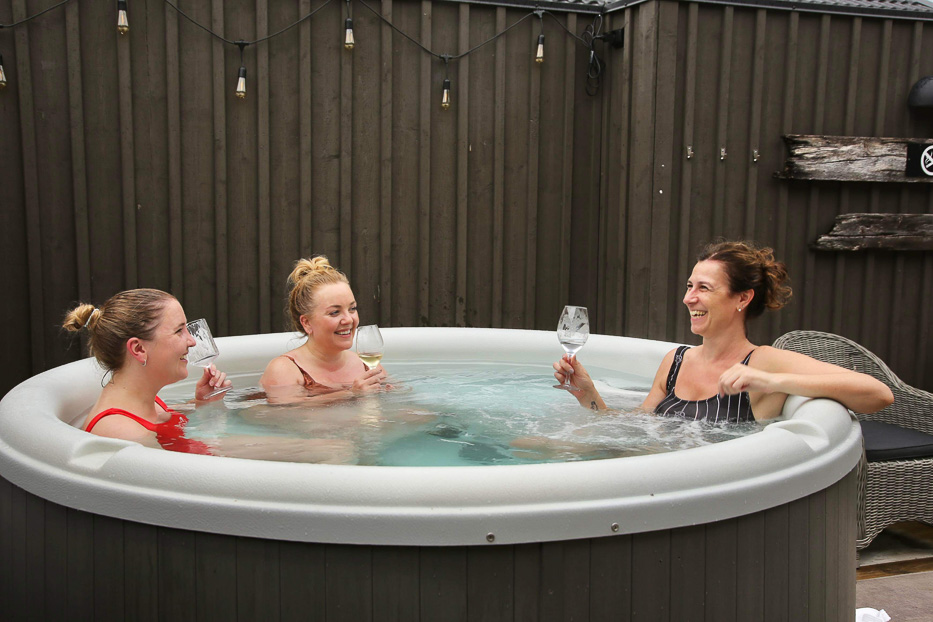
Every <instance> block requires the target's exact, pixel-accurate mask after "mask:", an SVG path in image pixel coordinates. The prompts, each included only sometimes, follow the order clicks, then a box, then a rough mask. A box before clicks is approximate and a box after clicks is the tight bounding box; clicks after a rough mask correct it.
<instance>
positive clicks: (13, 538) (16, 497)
mask: <svg viewBox="0 0 933 622" xmlns="http://www.w3.org/2000/svg"><path fill="white" fill-rule="evenodd" d="M27 495H28V493H27V492H26V491H25V490H23V489H22V488H20V487H18V486H13V487H12V490H11V491H10V508H11V512H10V521H9V525H8V526H9V530H10V531H9V533H10V547H9V557H7V558H5V559H4V564H9V566H10V568H12V570H13V571H12V573H11V574H12V576H11V577H10V583H9V584H8V585H7V595H8V596H9V597H10V598H9V600H7V601H5V602H6V603H8V605H7V606H6V607H4V609H5V610H7V611H9V612H10V613H9V615H10V616H11V617H13V618H26V617H27V614H28V611H29V608H30V603H29V590H28V586H27V585H26V564H27V555H28V547H27V545H26V538H27V530H28V526H27V513H26V501H27Z"/></svg>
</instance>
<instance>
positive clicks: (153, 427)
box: [84, 397, 211, 456]
mask: <svg viewBox="0 0 933 622" xmlns="http://www.w3.org/2000/svg"><path fill="white" fill-rule="evenodd" d="M155 401H156V404H158V405H159V407H160V408H161V409H162V410H164V411H165V412H167V413H168V414H169V415H171V416H170V417H169V419H168V421H163V422H162V423H152V422H151V421H146V420H145V419H143V418H142V417H139V416H137V415H134V414H133V413H131V412H128V411H126V410H123V409H122V408H108V409H107V410H105V411H103V412H101V413H98V414H97V415H95V416H94V418H93V419H91V422H90V423H89V424H88V426H87V428H85V430H84V431H85V432H90V431H91V429H92V428H93V427H94V426H95V425H97V422H98V421H100V420H101V419H103V418H104V417H106V416H108V415H122V416H124V417H129V418H130V419H132V420H133V421H135V422H136V423H138V424H139V425H141V426H143V427H144V428H146V429H147V430H149V431H150V432H155V433H156V439H158V441H159V445H161V446H162V449H168V450H169V451H179V452H182V453H186V454H202V455H205V456H210V455H211V450H210V447H208V446H207V445H206V444H204V443H202V442H201V441H196V440H193V439H190V438H185V424H186V423H188V417H186V416H185V415H183V414H182V413H180V412H177V411H174V410H172V409H171V408H169V407H168V406H166V404H165V402H163V401H162V400H161V399H159V398H158V397H156V398H155Z"/></svg>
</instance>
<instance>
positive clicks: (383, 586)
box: [373, 546, 421, 622]
mask: <svg viewBox="0 0 933 622" xmlns="http://www.w3.org/2000/svg"><path fill="white" fill-rule="evenodd" d="M419 563H420V561H419V553H418V549H417V548H416V547H400V546H393V547H377V548H375V549H374V550H373V620H374V621H375V622H418V621H419V620H421V607H420V604H421V603H420V596H419V590H420V585H419V580H420V566H419Z"/></svg>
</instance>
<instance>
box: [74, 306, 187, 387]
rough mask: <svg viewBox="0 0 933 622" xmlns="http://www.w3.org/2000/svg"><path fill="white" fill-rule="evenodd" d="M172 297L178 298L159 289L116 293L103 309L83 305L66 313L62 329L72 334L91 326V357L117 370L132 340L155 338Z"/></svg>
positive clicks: (89, 331) (89, 329)
mask: <svg viewBox="0 0 933 622" xmlns="http://www.w3.org/2000/svg"><path fill="white" fill-rule="evenodd" d="M169 300H175V297H174V296H172V295H171V294H169V293H166V292H163V291H161V290H158V289H129V290H127V291H125V292H120V293H119V294H115V295H114V296H112V297H111V298H110V299H109V300H108V301H107V302H105V303H104V304H103V305H102V306H101V307H100V308H99V309H98V308H97V307H95V306H94V305H92V304H87V303H81V304H79V305H78V306H77V307H75V308H74V309H72V310H71V311H69V312H68V313H66V314H65V320H64V322H63V323H62V328H64V329H65V330H67V331H68V332H72V333H76V332H79V331H81V330H82V329H87V332H88V334H89V335H90V342H89V344H88V345H89V348H88V349H89V350H90V352H91V356H93V357H94V358H96V359H97V361H98V362H99V363H100V364H101V366H102V367H103V368H104V369H106V370H108V371H111V372H113V371H116V370H118V369H120V367H122V366H123V361H124V360H125V359H126V342H127V341H128V340H129V339H132V338H133V337H138V338H139V339H152V338H153V336H154V333H155V329H156V327H157V326H158V325H159V318H160V317H161V315H162V310H163V309H164V308H165V304H166V303H167V302H168V301H169Z"/></svg>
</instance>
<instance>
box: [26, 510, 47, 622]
mask: <svg viewBox="0 0 933 622" xmlns="http://www.w3.org/2000/svg"><path fill="white" fill-rule="evenodd" d="M25 510H26V525H25V527H26V532H25V538H24V540H25V544H26V563H25V564H24V566H23V577H24V580H25V586H24V587H25V590H24V592H25V593H24V598H25V600H26V602H27V603H28V607H29V610H28V611H29V613H28V616H27V617H28V618H29V619H32V620H46V619H48V612H47V610H46V602H47V599H46V594H45V581H44V579H45V552H46V551H45V500H44V499H42V498H41V497H37V496H36V495H33V494H30V493H26V503H25Z"/></svg>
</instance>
